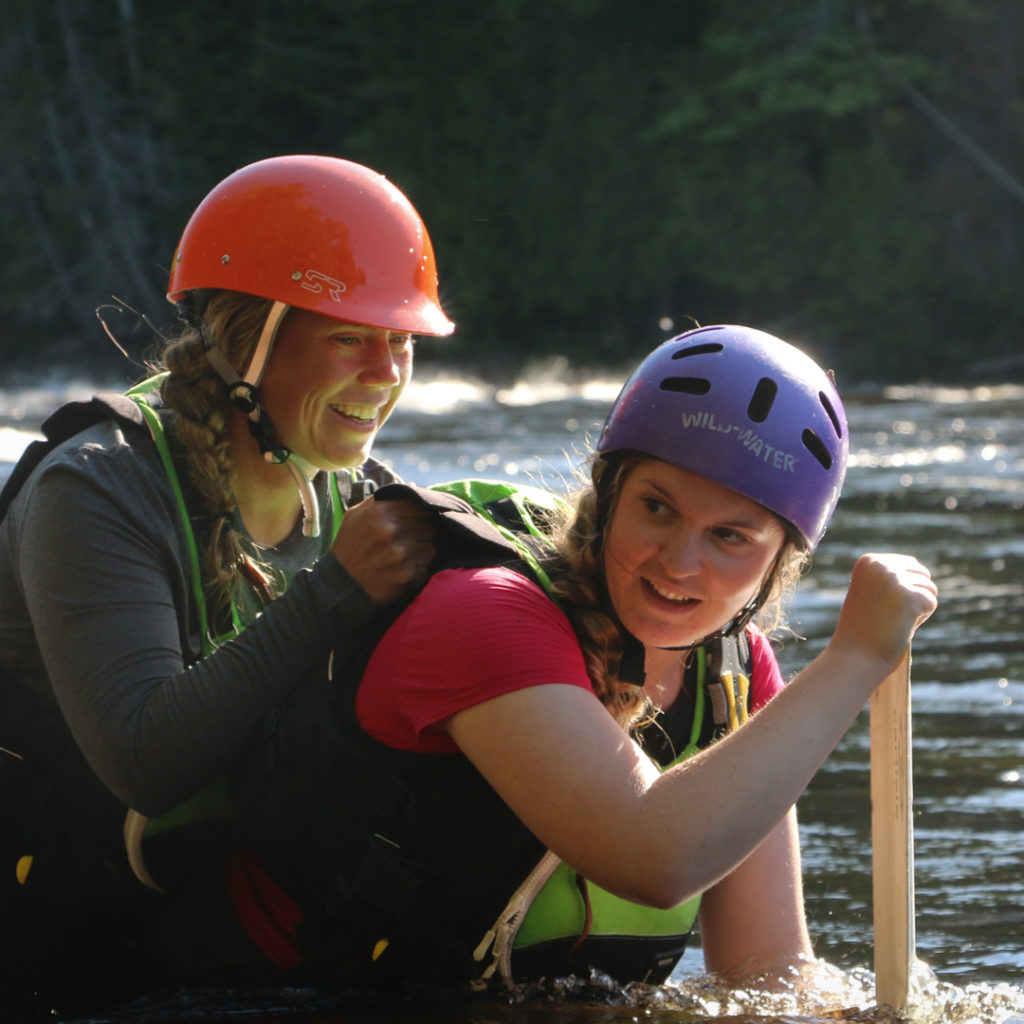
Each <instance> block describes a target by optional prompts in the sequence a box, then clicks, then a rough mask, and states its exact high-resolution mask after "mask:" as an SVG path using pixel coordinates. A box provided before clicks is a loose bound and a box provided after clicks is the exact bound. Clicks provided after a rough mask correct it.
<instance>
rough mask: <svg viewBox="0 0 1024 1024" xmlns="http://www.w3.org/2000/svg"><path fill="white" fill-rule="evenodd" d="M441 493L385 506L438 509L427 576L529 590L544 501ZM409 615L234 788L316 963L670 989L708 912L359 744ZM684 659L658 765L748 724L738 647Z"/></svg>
mask: <svg viewBox="0 0 1024 1024" xmlns="http://www.w3.org/2000/svg"><path fill="white" fill-rule="evenodd" d="M438 486H439V488H440V490H438V489H420V488H414V487H410V486H407V485H388V486H387V487H384V488H381V490H380V491H378V492H377V497H378V498H379V499H381V500H386V499H387V498H389V497H392V496H395V497H398V496H411V497H418V498H419V500H421V501H423V502H424V503H425V504H427V505H429V506H431V507H432V508H433V509H434V510H435V512H436V513H437V524H438V530H437V538H436V544H437V549H438V556H437V559H436V560H435V562H434V563H433V564H432V566H431V570H432V571H439V570H440V569H443V568H450V567H469V566H479V565H493V564H510V565H511V566H512V567H513V568H516V569H517V570H518V571H521V572H523V573H524V574H527V575H530V576H533V575H534V573H533V571H532V570H531V565H534V566H535V565H536V563H537V559H536V554H537V543H538V538H537V536H535V535H540V534H542V533H543V530H542V529H540V530H538V529H535V524H536V522H537V521H538V520H539V521H541V522H543V519H544V517H545V514H546V510H545V508H544V507H543V506H541V507H539V508H538V507H535V506H533V505H532V501H533V500H534V499H537V500H543V501H545V502H547V503H550V502H551V500H552V499H551V497H550V495H547V494H545V493H544V492H533V489H526V490H523V489H519V488H516V487H514V486H513V485H509V484H492V483H487V482H481V481H462V482H459V483H457V484H454V485H438ZM460 497H461V498H463V499H465V501H458V500H457V499H458V498H460ZM513 499H514V500H513ZM502 502H504V508H503V507H502ZM498 517H500V520H499V528H498V529H495V528H494V521H495V520H496V519H498ZM524 518H525V520H526V525H524V524H523V521H522V520H523V519H524ZM524 537H525V538H527V543H525V544H524ZM545 582H546V579H545V580H541V584H542V585H544V583H545ZM401 610H402V609H401V608H400V607H399V608H395V609H394V610H393V613H392V614H391V615H389V616H388V617H387V618H386V619H385V620H384V621H382V622H381V624H380V628H379V631H378V632H377V633H376V634H375V635H374V636H373V637H368V638H367V643H366V648H365V650H364V651H363V652H361V653H360V654H357V655H355V656H353V654H352V652H346V653H345V655H344V656H341V655H339V657H338V658H337V659H336V660H334V661H333V662H329V663H328V665H325V666H324V669H323V672H322V673H321V674H320V675H319V676H318V677H316V678H313V679H311V680H310V681H309V682H308V683H307V684H306V685H305V686H304V687H302V688H301V689H300V690H299V691H297V692H296V693H295V694H293V696H292V698H291V699H290V700H289V701H287V702H285V703H284V704H282V705H281V706H279V708H278V709H277V710H276V712H275V713H274V715H273V716H272V717H271V719H270V720H269V721H268V723H267V728H266V730H265V734H264V737H263V740H262V741H261V744H260V746H259V748H258V749H257V751H256V752H255V754H254V757H253V758H252V759H251V760H250V761H249V762H248V763H247V764H245V765H244V766H242V767H241V770H240V771H239V773H237V774H236V775H235V776H234V782H235V803H236V806H239V807H240V808H242V809H243V810H242V813H243V817H244V818H245V820H246V821H247V823H248V825H249V827H250V828H251V830H252V837H253V844H254V849H255V852H256V855H257V857H258V859H259V860H260V861H261V862H262V863H263V865H264V866H265V867H266V869H267V870H268V872H269V874H270V876H271V877H272V878H273V879H274V880H275V881H276V882H277V883H278V884H279V885H280V886H281V888H283V889H284V891H285V892H287V893H288V894H289V895H290V896H292V898H293V899H295V901H296V902H297V903H298V905H299V907H300V909H301V910H302V913H303V920H302V921H301V922H300V924H299V925H298V928H297V938H298V941H299V943H300V945H301V946H302V948H303V950H304V951H305V952H306V954H307V955H308V957H309V959H310V960H311V961H313V962H317V961H320V962H322V963H324V964H325V965H332V966H333V968H334V969H335V970H339V969H340V970H342V971H345V972H347V974H345V975H344V976H345V977H346V978H348V979H349V980H351V981H352V982H354V983H363V982H367V981H369V982H371V983H373V981H374V980H375V979H376V980H377V981H379V982H383V983H390V982H391V981H392V980H394V979H397V978H404V979H409V978H414V977H417V976H421V975H424V974H427V975H432V976H434V977H437V978H442V979H444V980H445V981H449V982H450V981H466V980H474V979H486V978H487V977H489V976H490V975H492V974H493V973H495V972H500V974H501V975H502V976H504V977H505V978H506V980H511V979H512V978H517V979H518V978H526V977H538V976H541V975H547V976H551V975H554V974H559V975H565V974H570V973H573V972H576V973H579V972H581V971H585V970H586V968H587V967H589V966H594V967H597V968H599V969H600V970H603V971H605V972H606V973H608V974H610V975H611V976H613V977H615V978H617V979H618V980H620V981H631V980H646V981H649V982H652V983H656V982H660V981H663V980H664V979H665V978H666V977H667V976H668V974H669V973H670V972H671V970H672V968H673V967H674V966H675V964H676V963H677V962H678V960H679V958H680V957H681V956H682V953H683V951H684V948H685V944H686V939H687V936H688V934H689V932H690V930H691V929H692V926H693V923H694V920H695V918H696V914H697V910H698V907H699V898H695V899H694V900H691V901H689V902H687V903H685V904H683V905H681V906H680V907H677V908H674V909H673V910H668V911H662V910H657V909H654V908H650V907H644V906H640V905H638V904H635V903H630V902H629V901H627V900H623V899H620V898H619V897H616V896H614V895H612V894H610V893H607V892H605V891H604V890H601V889H600V888H598V887H597V886H594V885H593V884H591V883H587V882H586V881H584V880H583V879H582V878H581V877H580V876H578V875H577V873H576V872H575V871H573V870H572V869H571V868H569V867H568V866H567V865H565V864H561V863H559V862H558V861H557V859H555V858H554V857H553V855H551V854H548V853H546V852H545V851H544V849H543V847H542V846H541V844H540V843H539V841H538V840H537V839H536V838H535V837H534V836H533V835H531V834H530V832H529V831H528V830H527V829H526V827H525V826H524V825H523V824H522V823H521V822H520V821H519V819H518V818H517V817H516V816H515V815H514V814H513V813H512V812H511V811H510V810H509V809H508V808H507V806H506V805H505V804H504V802H503V801H502V800H501V799H500V798H499V797H498V796H497V794H496V793H495V792H494V790H493V789H492V788H491V787H490V785H489V784H488V783H487V782H486V781H485V780H484V779H483V777H482V776H480V774H479V773H478V772H477V771H476V769H475V768H474V766H473V765H472V763H471V762H470V761H469V760H468V759H467V758H465V757H464V756H463V755H462V754H460V753H444V754H442V753H429V754H424V753H413V752H410V751H403V750H395V749H393V748H391V747H388V746H386V745H385V744H382V743H379V742H378V741H376V740H374V739H373V738H372V737H370V736H369V735H367V734H366V733H365V732H364V731H363V730H362V729H361V727H360V726H359V723H358V720H357V716H356V711H355V695H356V691H357V689H358V685H359V681H360V679H361V676H362V672H363V669H364V667H365V665H366V663H367V661H368V659H369V656H370V654H371V653H372V650H373V648H374V647H375V646H376V643H377V642H378V641H379V639H380V637H382V636H383V634H384V632H385V631H386V629H387V628H388V626H389V625H390V624H391V622H393V621H394V619H396V618H397V617H398V615H399V614H400V612H401ZM691 661H692V666H691V669H690V671H689V674H688V676H687V679H686V689H687V691H688V692H689V693H691V694H693V695H694V703H693V704H692V705H691V706H690V707H689V709H688V712H687V713H686V714H685V715H683V716H679V717H680V721H679V722H674V721H672V720H668V719H667V720H666V721H665V722H664V723H661V724H659V725H657V726H656V727H655V728H653V729H651V730H650V731H649V732H650V737H651V751H652V755H653V756H654V759H655V760H658V761H660V762H661V763H662V764H663V766H664V765H668V764H671V763H675V762H676V761H677V760H681V759H682V758H684V757H688V756H690V755H692V754H693V753H694V752H695V751H696V750H698V749H699V748H700V747H702V746H705V745H706V744H707V743H709V742H711V741H712V740H713V739H714V738H715V737H716V736H718V735H721V734H723V733H724V732H727V731H730V730H731V729H732V728H735V727H737V726H738V725H739V724H740V723H741V722H742V721H743V720H745V719H746V717H747V693H748V679H749V674H750V659H749V647H748V645H746V641H745V638H743V639H742V642H741V643H737V642H736V641H725V642H724V643H722V644H715V645H714V647H713V648H712V649H711V650H704V649H700V650H698V651H697V652H696V656H695V657H694V658H693V659H691ZM726 691H728V692H726ZM683 718H685V721H683ZM655 737H656V738H657V740H658V743H660V744H661V745H662V747H663V748H664V749H660V748H659V746H658V743H655V742H654V738H655ZM666 752H667V753H666ZM524 880H525V881H524ZM521 883H522V884H521ZM510 897H511V899H510ZM588 920H589V925H588Z"/></svg>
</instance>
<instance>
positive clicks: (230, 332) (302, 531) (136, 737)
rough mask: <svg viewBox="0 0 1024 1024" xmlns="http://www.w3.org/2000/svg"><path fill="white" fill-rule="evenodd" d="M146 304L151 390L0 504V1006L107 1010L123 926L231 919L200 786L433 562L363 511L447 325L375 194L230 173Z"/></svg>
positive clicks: (377, 188)
mask: <svg viewBox="0 0 1024 1024" xmlns="http://www.w3.org/2000/svg"><path fill="white" fill-rule="evenodd" d="M168 298H169V299H170V300H171V301H172V302H174V303H175V304H176V305H177V307H178V309H179V312H180V315H181V319H182V321H183V324H184V325H183V328H182V330H181V332H180V333H179V335H178V336H177V337H175V338H173V339H171V340H170V341H169V342H168V343H167V344H166V345H165V347H164V349H163V352H162V356H161V358H160V360H159V362H158V364H157V365H156V366H155V367H154V369H155V370H156V371H157V373H156V375H155V376H153V377H150V378H149V379H148V380H147V381H145V382H144V383H143V384H142V385H140V386H139V387H138V388H136V389H134V390H133V391H132V392H129V394H128V395H127V396H106V397H102V396H101V397H99V398H97V399H94V400H93V402H91V403H82V404H78V405H75V406H70V407H67V406H66V407H64V408H63V409H62V410H59V411H58V413H57V414H55V416H54V417H52V418H51V421H48V424H47V428H46V430H47V434H48V437H49V440H48V441H47V442H41V443H40V445H39V446H37V447H35V448H34V449H33V451H32V453H30V454H29V455H28V456H26V459H23V461H22V464H21V465H19V467H18V469H17V470H16V472H15V474H14V483H13V484H12V487H11V488H10V489H9V490H8V491H7V492H5V496H4V501H3V502H2V504H3V506H4V508H5V509H6V515H5V516H4V520H3V523H2V525H0V580H2V581H3V583H4V586H3V587H2V588H0V589H2V591H3V596H2V597H0V637H2V643H0V669H2V671H3V674H4V676H5V678H4V680H3V684H2V686H0V693H2V695H3V696H2V698H0V705H2V706H0V721H2V725H0V732H2V735H0V747H3V748H4V755H5V756H4V757H2V758H0V771H3V772H4V773H5V774H4V777H3V779H2V780H0V782H2V786H3V788H4V790H5V791H7V792H8V797H7V798H5V799H8V800H9V801H12V802H13V806H12V807H10V808H8V807H6V806H5V807H4V808H3V809H2V813H3V815H4V821H5V825H4V831H5V832H6V833H7V836H8V838H7V839H5V841H4V844H3V849H2V854H3V856H4V857H6V858H9V859H10V860H11V864H8V863H6V862H5V863H3V865H2V871H3V876H4V878H5V886H4V888H2V889H0V920H2V921H3V938H4V943H3V946H4V949H5V950H16V951H17V952H16V953H13V954H12V956H10V957H7V958H6V961H5V963H4V965H3V968H2V969H0V981H2V982H3V983H4V985H5V990H4V992H3V998H2V1002H3V1005H4V1006H5V1007H10V1006H12V1005H16V1004H17V996H16V995H15V996H12V994H11V993H9V992H8V991H7V990H6V989H7V988H8V987H13V986H15V985H17V987H18V989H19V991H20V992H21V994H22V995H24V996H26V998H27V997H28V995H29V994H30V993H31V992H32V991H33V989H34V988H42V989H44V990H45V991H46V993H47V998H48V999H49V1000H50V1002H48V1003H47V1004H46V1005H47V1007H49V1006H53V1005H58V1004H59V1005H64V1004H63V1003H62V1002H61V1000H62V999H64V998H65V997H67V998H71V996H76V997H77V996H84V995H87V993H88V992H89V991H90V990H94V989H96V988H99V989H101V990H106V989H108V987H109V986H110V985H111V984H113V983H114V982H115V981H116V980H117V979H118V978H119V977H120V976H121V975H122V974H127V975H132V976H133V975H135V973H136V971H137V968H138V965H131V964H128V963H127V961H126V960H125V954H126V951H127V950H128V949H129V948H136V949H140V948H145V945H146V941H145V940H144V938H143V937H142V933H143V932H145V931H146V930H147V929H149V930H150V932H151V933H155V934H156V936H157V938H156V941H157V942H162V943H165V944H169V945H173V940H172V939H171V936H172V935H173V931H174V928H175V927H177V926H178V925H179V924H180V925H181V926H182V927H185V928H189V929H191V930H194V927H195V925H194V919H193V913H192V911H193V908H194V906H195V905H198V904H200V903H201V904H203V905H205V906H207V907H216V906H218V905H219V904H220V903H225V902H226V901H227V895H226V889H225V884H224V882H223V864H224V860H225V850H227V849H228V848H230V846H231V842H232V840H231V838H230V836H231V826H230V825H229V824H226V822H227V821H228V820H229V815H228V814H226V809H225V807H224V806H223V805H222V804H221V803H220V802H219V801H220V792H219V790H218V789H217V786H216V785H215V783H216V780H217V779H218V778H220V777H221V775H222V773H223V772H224V770H225V768H226V766H227V765H228V764H229V763H230V762H231V760H232V758H233V757H234V756H236V755H237V753H238V751H239V750H240V749H242V747H243V746H244V745H245V744H246V743H247V742H248V741H250V740H251V739H252V738H253V736H254V734H255V733H256V732H257V731H258V728H259V725H260V723H261V722H262V721H263V719H264V718H265V717H266V715H267V713H268V712H269V711H270V709H271V708H273V707H274V706H275V705H276V704H278V703H279V702H281V701H282V700H285V699H287V698H288V696H289V694H290V693H291V691H292V690H293V689H294V687H295V686H296V685H297V684H298V682H299V681H300V680H302V679H303V678H305V677H306V676H307V675H308V674H309V672H310V669H311V668H312V666H313V664H314V662H315V661H316V659H317V658H318V657H320V656H322V655H323V654H324V652H326V650H327V639H328V637H329V636H331V637H332V636H333V635H334V633H335V631H336V630H337V629H338V628H339V627H340V628H342V629H343V630H350V631H352V632H353V634H354V635H355V634H358V633H359V631H360V630H364V629H365V627H366V624H367V622H368V621H369V619H370V618H371V617H372V616H373V614H374V612H375V609H376V608H377V607H378V606H380V605H382V604H385V603H387V602H389V601H391V600H393V599H395V598H396V597H398V596H400V595H402V594H404V593H406V592H408V591H410V590H411V589H412V588H413V587H415V586H416V585H417V584H418V583H419V582H421V581H422V579H423V578H424V576H425V566H426V564H427V563H428V562H429V561H430V559H431V557H432V555H433V544H432V527H431V526H430V525H428V521H427V519H426V516H425V513H424V512H423V511H422V510H421V509H420V508H419V507H418V506H417V505H415V504H413V503H411V502H407V501H401V500H399V501H367V502H361V501H360V498H361V497H362V496H363V495H364V494H366V493H368V491H369V490H371V489H373V488H374V486H375V485H377V484H380V483H385V482H388V481H389V480H391V479H392V475H391V474H390V472H389V471H388V470H387V469H386V468H385V467H384V466H382V465H381V464H380V463H378V462H376V461H375V460H374V459H373V458H372V457H371V456H370V454H369V453H370V448H371V446H372V443H373V440H374V438H375V437H376V434H377V431H378V430H379V429H380V427H381V425H382V424H383V423H384V421H385V420H386V419H387V417H388V415H389V414H390V413H391V410H392V409H393V408H394V406H395V403H396V402H397V401H398V399H399V397H400V396H401V394H402V390H403V389H404V387H405V386H406V384H407V383H408V380H409V376H410V373H411V371H412V345H413V336H414V335H416V334H428V335H446V334H448V333H450V332H451V331H452V330H453V329H454V325H453V324H452V323H451V321H450V320H449V319H448V318H447V317H446V316H445V314H444V311H443V310H442V308H441V305H440V303H439V301H438V294H437V275H436V269H435V265H434V254H433V249H432V247H431V243H430V238H429V236H428V234H427V230H426V228H425V226H424V224H423V221H422V219H421V218H420V216H419V214H418V213H417V212H416V210H415V209H414V208H413V206H412V204H411V203H410V202H409V200H408V199H407V198H406V197H405V196H404V195H403V194H402V192H401V191H399V189H398V188H397V187H396V186H395V185H393V184H392V183H391V182H389V181H388V180H387V179H386V178H384V177H383V176H382V175H380V174H378V173H377V172H375V171H372V170H370V169H368V168H366V167H363V166H360V165H359V164H355V163H352V162H350V161H347V160H341V159H335V158H331V157H324V156H286V157H275V158H271V159H267V160H261V161H259V162H257V163H254V164H251V165H249V166H247V167H243V168H241V169H240V170H238V171H236V172H235V173H233V174H231V175H230V176H229V177H227V178H226V179H225V180H223V181H222V182H220V183H219V184H218V185H217V186H216V187H215V188H214V189H213V190H212V191H211V192H210V193H209V195H207V196H206V198H205V199H204V200H203V201H202V202H201V203H200V205H199V206H198V208H197V209H196V210H195V212H194V213H193V215H192V217H191V219H190V220H189V222H188V225H187V226H186V228H185V231H184V233H183V235H182V237H181V241H180V243H179V245H178V247H177V251H176V253H175V255H174V260H173V266H172V269H171V274H170V282H169V285H168ZM15 489H17V493H16V494H14V493H13V491H14V490H15ZM343 516H344V518H343ZM8 751H10V752H12V754H11V756H10V757H7V756H6V755H7V753H8ZM15 770H16V771H17V773H18V774H17V777H16V778H14V777H12V780H11V782H10V784H8V779H7V773H9V772H11V771H15ZM10 794H13V796H12V795H10ZM44 797H45V799H44ZM127 808H131V809H132V811H131V812H130V813H129V815H128V820H127V822H125V810H126V809H127ZM169 812H173V814H171V815H170V816H168V814H169ZM146 816H148V820H147V817H146ZM122 824H124V826H125V837H126V838H127V839H128V848H127V850H126V847H125V843H124V842H123V841H122ZM155 835H159V836H160V837H162V838H161V839H160V840H159V841H158V840H157V839H155V838H153V837H154V836H155ZM143 851H145V853H146V857H145V858H144V857H143V856H142V854H143ZM186 864H187V867H185V865H186ZM139 879H141V880H142V881H144V882H145V883H146V884H147V885H148V887H149V888H148V889H147V888H144V887H143V886H142V885H140V884H139V881H138V880H139ZM8 881H9V882H10V884H9V885H7V882H8ZM150 889H162V890H164V891H165V892H167V893H168V894H170V895H171V897H172V898H170V899H164V900H161V901H159V902H158V903H153V904H151V902H150V901H151V900H152V899H153V893H152V892H150V891H149V890H150ZM182 894H184V895H182ZM227 917H228V918H229V919H231V920H233V919H234V915H233V914H231V915H227ZM154 920H156V921H157V923H156V924H155V925H154V924H152V922H153V921H154ZM8 930H9V931H10V934H8ZM222 940H224V936H223V935H220V936H217V937H216V938H215V939H211V943H210V945H211V948H212V947H214V946H216V949H217V951H215V952H214V953H213V954H212V956H211V959H210V960H209V963H210V964H212V965H214V966H215V965H216V964H217V962H218V958H226V957H230V956H231V954H230V953H229V952H228V950H229V949H230V947H231V943H230V941H222ZM245 941H247V940H245ZM218 943H219V944H218ZM193 945H194V944H193ZM196 955H197V956H199V955H200V954H196Z"/></svg>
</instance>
